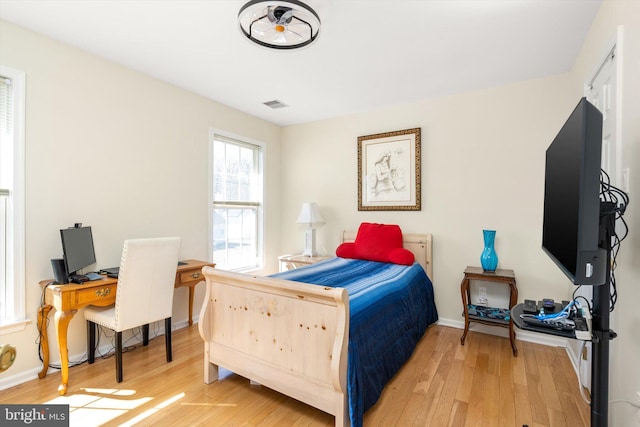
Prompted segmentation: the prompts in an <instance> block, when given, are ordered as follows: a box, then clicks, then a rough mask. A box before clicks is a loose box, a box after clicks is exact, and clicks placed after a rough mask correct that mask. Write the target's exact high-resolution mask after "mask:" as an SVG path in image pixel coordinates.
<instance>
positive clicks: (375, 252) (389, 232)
mask: <svg viewBox="0 0 640 427" xmlns="http://www.w3.org/2000/svg"><path fill="white" fill-rule="evenodd" d="M355 244H356V245H355V246H356V247H355V256H356V258H360V259H368V260H370V261H380V262H388V260H389V252H390V251H391V249H395V248H401V247H402V231H401V230H400V227H399V226H397V225H387V224H373V223H369V222H363V223H362V224H360V228H359V229H358V235H357V236H356V242H355Z"/></svg>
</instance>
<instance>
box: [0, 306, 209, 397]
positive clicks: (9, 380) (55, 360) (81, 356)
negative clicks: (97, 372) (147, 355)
mask: <svg viewBox="0 0 640 427" xmlns="http://www.w3.org/2000/svg"><path fill="white" fill-rule="evenodd" d="M198 319H199V316H194V319H193V324H194V325H195V324H197V323H198ZM171 326H172V328H171V329H172V330H173V331H176V330H178V329H182V328H186V327H187V326H189V322H188V321H187V320H183V321H180V322H177V323H174V324H172V325H171ZM157 328H158V329H157V330H158V333H157V334H156V335H155V336H152V337H150V339H153V338H155V337H158V336H161V335H164V321H159V322H158V327H157ZM149 335H151V334H149ZM49 339H55V337H49ZM123 341H124V340H123ZM129 343H130V344H131V345H135V344H140V343H141V341H134V342H131V341H129ZM112 350H113V346H112V345H111V343H104V344H102V345H101V346H100V347H98V352H99V354H107V353H109V352H110V351H112ZM49 357H50V359H49V363H50V364H51V365H60V357H59V353H51V354H50V355H49ZM86 358H87V353H86V351H85V352H83V353H76V354H70V355H69V360H71V361H75V360H83V361H84V360H86ZM113 369H114V372H115V367H114V368H113ZM40 371H42V368H33V369H28V370H26V371H22V372H18V373H16V374H14V375H7V374H6V372H5V373H3V374H2V381H0V390H6V389H8V388H11V387H14V386H17V385H20V384H22V383H26V382H27V381H31V380H35V379H37V378H38V374H39V373H40ZM58 372H60V369H56V368H49V369H48V370H47V375H50V374H55V373H58Z"/></svg>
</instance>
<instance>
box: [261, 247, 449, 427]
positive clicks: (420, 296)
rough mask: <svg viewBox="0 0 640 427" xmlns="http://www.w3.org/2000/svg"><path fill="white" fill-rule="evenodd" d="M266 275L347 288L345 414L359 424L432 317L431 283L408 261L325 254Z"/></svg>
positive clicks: (432, 298) (355, 424) (422, 270)
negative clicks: (324, 257) (322, 258)
mask: <svg viewBox="0 0 640 427" xmlns="http://www.w3.org/2000/svg"><path fill="white" fill-rule="evenodd" d="M272 277H278V278H280V279H286V280H293V281H296V282H303V283H310V284H316V285H321V286H331V287H341V288H346V289H347V292H348V293H349V308H350V323H349V355H348V380H347V382H348V394H349V415H350V418H351V425H352V426H353V427H360V426H362V422H363V417H364V413H365V411H366V410H367V409H369V408H370V407H371V406H373V405H374V404H375V403H376V402H377V400H378V398H379V397H380V394H381V393H382V389H383V388H384V386H385V384H386V383H387V382H388V381H389V380H390V379H391V378H392V377H393V376H394V375H395V374H396V372H397V371H398V370H399V369H400V368H401V367H402V365H404V363H405V362H406V361H407V359H409V357H410V356H411V354H412V353H413V350H414V348H415V346H416V344H417V343H418V341H419V340H420V338H422V335H423V334H424V332H425V330H426V329H427V326H429V325H430V324H432V323H433V322H435V321H436V320H438V313H437V311H436V306H435V302H434V296H433V285H432V283H431V280H430V279H429V278H428V277H427V275H426V273H425V272H424V269H423V268H422V267H421V266H420V265H419V264H417V263H415V264H413V266H404V265H397V264H389V263H381V262H373V261H362V260H355V259H344V258H331V259H329V260H326V261H322V262H319V263H316V264H312V265H310V266H307V267H304V268H299V269H295V270H290V271H287V272H284V273H278V274H275V275H273V276H272Z"/></svg>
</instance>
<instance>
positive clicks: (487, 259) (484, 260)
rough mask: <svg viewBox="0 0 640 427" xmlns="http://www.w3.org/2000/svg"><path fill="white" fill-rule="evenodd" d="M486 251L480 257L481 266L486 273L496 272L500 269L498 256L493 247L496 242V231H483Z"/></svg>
mask: <svg viewBox="0 0 640 427" xmlns="http://www.w3.org/2000/svg"><path fill="white" fill-rule="evenodd" d="M482 236H483V237H484V249H483V251H482V255H480V265H482V269H483V270H484V271H490V272H492V271H496V268H498V254H497V253H496V250H495V248H494V247H493V245H494V243H495V240H496V230H482Z"/></svg>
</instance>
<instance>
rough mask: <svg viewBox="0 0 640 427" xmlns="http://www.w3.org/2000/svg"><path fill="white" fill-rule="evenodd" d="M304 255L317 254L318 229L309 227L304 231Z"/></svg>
mask: <svg viewBox="0 0 640 427" xmlns="http://www.w3.org/2000/svg"><path fill="white" fill-rule="evenodd" d="M302 255H303V256H316V255H318V253H317V252H316V230H314V229H313V228H309V229H307V230H305V232H304V251H302Z"/></svg>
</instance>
